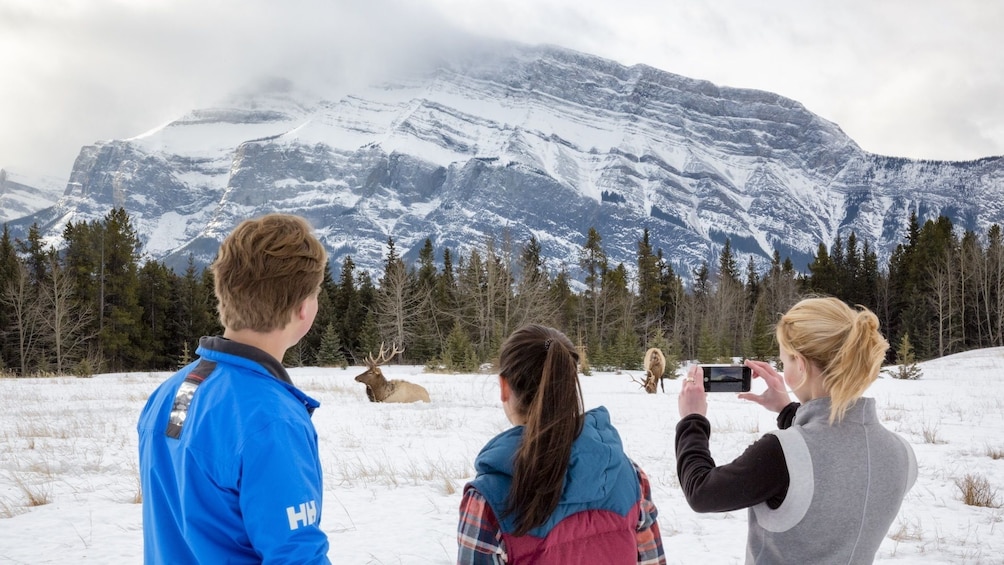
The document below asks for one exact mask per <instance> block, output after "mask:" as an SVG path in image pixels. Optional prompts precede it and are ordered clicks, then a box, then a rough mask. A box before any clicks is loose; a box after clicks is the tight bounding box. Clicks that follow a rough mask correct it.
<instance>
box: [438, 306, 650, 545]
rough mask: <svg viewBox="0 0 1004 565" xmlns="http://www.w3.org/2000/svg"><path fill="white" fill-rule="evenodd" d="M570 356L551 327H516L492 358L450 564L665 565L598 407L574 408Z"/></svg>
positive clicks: (635, 474)
mask: <svg viewBox="0 0 1004 565" xmlns="http://www.w3.org/2000/svg"><path fill="white" fill-rule="evenodd" d="M578 362H579V356H578V353H577V352H576V350H575V347H574V346H573V345H572V342H571V341H570V340H569V339H568V338H567V337H565V335H564V334H562V333H561V332H559V331H558V330H556V329H554V328H549V327H545V326H539V325H529V326H524V327H523V328H520V329H518V330H516V331H515V332H513V334H512V335H511V336H509V339H507V340H506V342H505V343H504V344H503V345H502V350H501V352H500V354H499V389H500V397H501V400H502V407H503V410H504V411H505V414H506V417H507V418H508V419H509V421H510V422H511V423H512V424H513V426H514V427H512V428H510V429H509V430H506V431H504V432H502V433H501V434H499V435H497V436H495V438H493V439H492V440H491V441H489V442H488V444H487V445H485V447H484V448H483V449H482V450H481V453H480V454H478V457H477V459H476V460H475V462H474V468H475V471H476V472H477V477H475V479H474V480H473V481H471V482H470V483H469V484H468V485H467V486H466V487H465V488H464V496H463V500H462V501H461V504H460V523H459V526H458V532H457V540H458V543H459V552H458V556H457V563H458V564H481V563H484V564H498V563H509V564H517V565H518V564H521V563H536V564H544V565H546V564H556V563H574V564H580V563H604V564H614V565H616V564H625V565H634V564H658V563H665V562H666V561H665V557H664V555H663V550H662V539H661V537H660V535H659V526H658V523H657V522H656V517H657V511H656V508H655V505H654V504H653V503H652V495H651V489H650V487H649V483H648V478H647V477H646V476H645V473H644V472H642V470H641V469H640V468H638V467H637V466H636V465H635V464H634V463H633V462H632V461H631V460H630V459H629V458H628V457H627V455H625V454H624V450H623V448H622V446H621V440H620V436H619V435H618V433H617V430H616V429H614V427H613V426H612V425H611V423H610V415H609V413H608V412H607V410H606V408H604V407H602V406H601V407H599V408H595V409H593V410H589V411H588V412H584V411H583V407H582V391H581V388H580V387H579V377H578Z"/></svg>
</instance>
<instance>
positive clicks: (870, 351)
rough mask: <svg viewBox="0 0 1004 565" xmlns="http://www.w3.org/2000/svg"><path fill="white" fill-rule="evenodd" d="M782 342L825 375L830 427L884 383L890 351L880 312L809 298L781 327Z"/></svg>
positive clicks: (838, 302)
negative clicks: (877, 381) (874, 384)
mask: <svg viewBox="0 0 1004 565" xmlns="http://www.w3.org/2000/svg"><path fill="white" fill-rule="evenodd" d="M777 342H778V343H779V344H780V345H781V347H783V348H785V349H786V350H788V351H789V352H791V353H792V354H794V355H800V356H802V357H804V358H805V359H806V360H807V361H810V362H812V363H814V364H815V365H816V366H818V367H819V368H820V369H821V370H822V377H823V388H824V389H825V390H826V391H827V392H828V393H829V394H830V423H833V422H835V421H836V422H839V421H840V420H842V419H843V417H844V413H846V412H847V409H848V408H849V407H850V406H851V405H853V404H854V402H855V401H856V400H857V399H858V398H860V397H861V395H862V394H864V392H865V389H867V388H868V387H869V386H870V385H871V384H872V382H873V381H874V380H875V379H877V378H878V374H879V370H880V369H881V368H882V361H883V360H884V359H885V353H886V351H887V350H888V349H889V342H888V341H886V339H885V338H884V337H883V336H882V334H881V333H880V332H879V322H878V317H876V316H875V314H874V313H872V312H871V311H870V310H868V309H867V308H864V307H860V306H859V307H858V309H857V310H855V309H853V308H851V307H850V306H848V305H847V304H845V303H844V302H842V301H840V300H838V299H836V298H807V299H805V300H802V301H800V302H799V303H798V304H795V305H794V306H792V307H791V309H790V310H788V312H787V313H785V314H784V316H782V317H781V321H780V322H778V324H777Z"/></svg>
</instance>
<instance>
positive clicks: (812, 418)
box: [676, 298, 917, 564]
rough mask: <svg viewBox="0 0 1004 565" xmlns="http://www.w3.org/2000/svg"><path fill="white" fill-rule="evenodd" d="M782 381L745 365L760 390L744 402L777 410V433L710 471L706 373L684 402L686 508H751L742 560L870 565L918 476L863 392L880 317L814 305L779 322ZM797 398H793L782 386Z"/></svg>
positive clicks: (692, 376) (680, 440) (880, 341)
mask: <svg viewBox="0 0 1004 565" xmlns="http://www.w3.org/2000/svg"><path fill="white" fill-rule="evenodd" d="M776 334H777V341H778V344H779V345H780V357H781V361H782V362H783V363H784V369H785V370H784V375H783V376H782V375H780V374H778V373H777V372H776V371H775V370H774V369H773V368H772V367H771V366H770V365H768V364H767V363H763V362H760V361H752V360H749V361H746V365H747V366H748V367H750V368H751V369H752V371H753V376H754V377H759V378H762V379H763V380H764V382H765V383H766V384H767V390H766V391H765V392H763V393H762V394H752V393H742V394H740V395H739V396H740V398H743V399H746V400H750V401H753V402H756V403H758V404H760V405H762V406H764V407H765V408H767V409H769V410H772V411H774V412H779V415H778V419H777V422H778V428H780V429H779V430H777V431H774V432H770V433H768V434H766V435H765V436H763V437H762V438H760V439H759V440H757V441H756V442H755V443H754V444H753V445H751V446H750V447H748V448H747V449H746V451H745V452H744V453H743V454H742V455H740V456H739V457H738V458H736V460H735V461H733V462H731V463H729V464H726V465H721V466H716V465H715V461H714V459H712V457H711V453H710V451H709V448H708V440H709V437H710V435H711V424H710V423H709V422H708V419H707V418H706V417H705V415H706V413H707V406H708V405H707V399H706V397H705V392H704V386H703V382H702V380H701V369H700V367H698V366H693V367H691V368H690V370H689V372H688V374H687V379H686V380H685V381H684V382H683V383H682V388H681V391H680V396H679V407H680V422H679V423H678V424H677V426H676V467H677V474H678V476H679V478H680V485H681V486H682V488H683V492H684V495H685V496H686V498H687V502H688V503H689V504H690V506H691V508H693V509H694V510H696V511H698V512H726V511H731V510H737V509H740V508H749V531H748V535H747V542H746V562H747V563H757V564H760V563H871V562H873V561H874V559H875V553H876V552H877V551H878V548H879V545H880V544H881V543H882V539H883V538H884V537H885V535H886V533H887V532H888V531H889V526H890V525H891V524H892V522H893V520H894V519H895V517H896V514H897V513H898V512H899V508H900V505H901V504H902V502H903V498H904V496H906V493H907V491H908V490H909V489H910V488H911V487H912V486H913V483H914V481H915V480H916V477H917V461H916V459H915V457H914V454H913V449H912V448H911V447H910V445H909V444H908V443H907V442H906V440H904V439H903V438H902V437H900V436H899V435H897V434H895V433H893V432H891V431H889V430H888V429H886V428H885V427H884V426H883V425H882V424H881V423H880V422H879V421H878V417H877V415H876V411H875V401H874V399H871V398H864V397H862V395H863V394H864V392H865V390H866V389H867V388H868V386H869V385H870V384H871V383H872V382H873V381H874V380H875V379H876V378H877V377H878V373H879V369H880V367H881V363H882V359H883V358H884V357H885V352H886V350H887V349H888V348H889V344H888V342H886V340H885V338H883V337H882V334H881V333H879V325H878V318H876V317H875V314H873V313H872V312H870V311H868V310H867V309H860V310H855V309H852V308H850V307H849V306H847V305H846V304H844V303H843V302H841V301H840V300H837V299H835V298H809V299H806V300H802V301H801V302H799V303H798V304H796V305H795V306H793V307H792V308H791V310H789V311H788V312H787V313H786V314H785V315H784V316H783V317H782V318H781V321H780V322H779V323H778V325H777V331H776ZM788 387H790V388H791V390H792V391H793V392H794V393H795V396H796V397H797V398H798V402H791V401H790V398H789V396H788V391H787V388H788Z"/></svg>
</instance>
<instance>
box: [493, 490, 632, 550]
mask: <svg viewBox="0 0 1004 565" xmlns="http://www.w3.org/2000/svg"><path fill="white" fill-rule="evenodd" d="M640 516H641V509H640V508H639V505H638V504H637V503H636V504H635V505H634V507H632V508H631V510H630V511H629V512H628V513H627V516H621V515H619V514H617V513H616V512H611V511H609V510H585V511H582V512H578V513H575V514H572V515H571V516H569V517H567V518H565V519H564V520H562V521H560V522H558V525H556V526H555V527H554V528H553V529H552V530H551V532H550V533H549V534H548V535H547V537H544V538H538V537H534V536H531V535H526V536H519V537H516V536H513V535H511V534H506V533H503V534H502V540H503V541H504V542H505V549H506V556H507V559H506V563H509V564H511V565H521V564H524V563H534V564H539V565H560V564H565V563H567V564H569V565H581V564H584V563H602V564H603V565H620V564H624V565H637V563H638V557H637V555H638V538H637V533H636V530H637V528H638V521H639V518H640Z"/></svg>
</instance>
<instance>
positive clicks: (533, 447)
mask: <svg viewBox="0 0 1004 565" xmlns="http://www.w3.org/2000/svg"><path fill="white" fill-rule="evenodd" d="M499 373H500V374H501V375H502V377H503V378H505V379H506V381H507V382H508V384H509V387H510V388H511V389H512V392H513V395H514V396H515V397H516V399H517V403H518V410H519V411H520V413H521V414H522V415H524V416H525V417H526V424H525V427H524V430H523V439H522V442H521V443H520V446H519V449H518V450H517V451H516V454H515V457H514V461H513V480H512V487H511V489H510V491H509V498H508V501H507V505H506V510H505V512H504V515H510V514H515V516H516V520H515V523H516V529H515V531H514V535H517V536H522V535H526V533H527V532H529V531H530V530H532V529H533V528H535V527H537V526H540V525H541V524H543V523H544V522H546V521H547V518H548V517H549V516H550V515H551V513H552V512H554V509H555V508H556V507H557V506H558V501H559V500H560V499H561V492H562V489H563V487H564V481H565V472H566V471H567V470H568V460H569V458H570V457H571V453H572V442H574V441H575V438H577V437H578V436H579V433H580V432H581V431H582V421H583V415H582V412H583V408H582V390H581V388H580V386H579V376H578V354H577V353H576V351H575V347H574V346H573V345H572V342H571V341H570V340H569V339H568V338H567V337H565V335H564V334H563V333H561V332H559V331H558V330H555V329H553V328H548V327H545V326H539V325H529V326H524V327H522V328H520V329H518V330H516V331H515V332H513V334H512V335H511V336H509V339H507V340H506V342H505V343H504V344H503V345H502V351H501V353H500V355H499Z"/></svg>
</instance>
